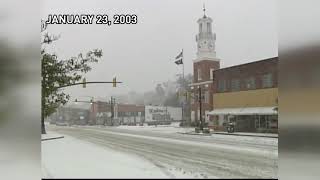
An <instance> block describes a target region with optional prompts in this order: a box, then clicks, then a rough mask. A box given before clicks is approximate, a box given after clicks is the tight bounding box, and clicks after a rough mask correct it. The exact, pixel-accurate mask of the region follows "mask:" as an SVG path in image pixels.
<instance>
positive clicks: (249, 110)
mask: <svg viewBox="0 0 320 180" xmlns="http://www.w3.org/2000/svg"><path fill="white" fill-rule="evenodd" d="M228 114H230V115H277V114H278V112H277V111H276V107H245V108H222V109H214V110H213V111H210V112H209V113H208V115H228Z"/></svg>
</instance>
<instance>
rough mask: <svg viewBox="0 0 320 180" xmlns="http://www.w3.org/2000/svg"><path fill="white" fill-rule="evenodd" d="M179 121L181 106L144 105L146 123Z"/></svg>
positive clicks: (180, 118) (180, 119)
mask: <svg viewBox="0 0 320 180" xmlns="http://www.w3.org/2000/svg"><path fill="white" fill-rule="evenodd" d="M181 121H182V108H181V107H168V106H145V123H146V124H148V125H155V124H171V123H172V122H181Z"/></svg>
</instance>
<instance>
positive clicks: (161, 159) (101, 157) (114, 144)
mask: <svg viewBox="0 0 320 180" xmlns="http://www.w3.org/2000/svg"><path fill="white" fill-rule="evenodd" d="M187 130H188V129H187V128H179V127H97V126H92V127H90V126H85V127H61V126H54V125H49V126H48V135H47V136H49V135H50V134H51V135H52V134H55V133H57V134H58V135H59V136H61V135H63V136H65V138H62V139H57V140H49V141H44V142H42V163H43V165H42V167H43V176H44V177H49V178H50V177H54V178H64V177H65V178H68V177H73V178H81V177H82V178H86V177H93V178H101V177H104V178H111V177H113V178H123V177H128V178H148V177H150V178H217V177H219V178H277V174H278V172H277V171H278V139H276V138H263V137H245V136H229V135H220V134H213V135H212V136H190V135H183V134H178V133H177V132H184V131H187Z"/></svg>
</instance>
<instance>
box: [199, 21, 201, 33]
mask: <svg viewBox="0 0 320 180" xmlns="http://www.w3.org/2000/svg"><path fill="white" fill-rule="evenodd" d="M199 32H202V23H200V24H199Z"/></svg>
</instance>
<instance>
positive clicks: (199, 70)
mask: <svg viewBox="0 0 320 180" xmlns="http://www.w3.org/2000/svg"><path fill="white" fill-rule="evenodd" d="M200 80H202V78H201V69H200V68H199V69H198V81H200Z"/></svg>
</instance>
